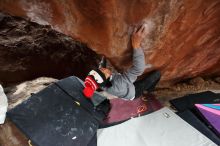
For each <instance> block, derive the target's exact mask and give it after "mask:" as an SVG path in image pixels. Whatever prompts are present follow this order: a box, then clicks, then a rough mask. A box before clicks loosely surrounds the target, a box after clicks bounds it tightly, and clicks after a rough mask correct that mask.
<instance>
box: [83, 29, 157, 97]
mask: <svg viewBox="0 0 220 146" xmlns="http://www.w3.org/2000/svg"><path fill="white" fill-rule="evenodd" d="M146 34H147V25H142V26H141V27H140V28H139V29H137V28H135V30H134V32H133V34H132V36H131V42H132V47H133V65H132V66H131V67H130V68H129V69H128V70H126V71H125V72H123V73H122V74H120V73H112V72H111V70H110V69H108V68H106V67H105V66H104V67H101V68H99V69H95V70H92V71H90V72H89V74H88V76H87V77H86V79H85V81H84V83H85V88H84V90H83V94H84V95H85V96H86V97H87V98H92V96H93V93H94V91H95V90H97V89H99V88H100V89H102V90H104V91H105V92H107V93H108V94H110V95H113V96H115V97H119V98H122V99H128V100H133V99H134V98H136V97H139V96H141V95H142V94H143V92H144V91H145V90H146V91H148V92H149V91H152V90H153V89H154V87H155V86H156V84H157V83H158V81H159V80H160V72H159V71H153V72H151V73H150V75H149V76H147V77H145V78H144V79H142V80H139V81H136V79H137V76H140V75H141V74H142V73H143V72H144V70H145V59H144V52H143V50H142V48H141V47H140V45H141V42H142V40H143V39H144V38H145V36H146Z"/></svg>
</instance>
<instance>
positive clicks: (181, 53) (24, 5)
mask: <svg viewBox="0 0 220 146" xmlns="http://www.w3.org/2000/svg"><path fill="white" fill-rule="evenodd" d="M0 10H2V11H6V12H9V13H11V14H13V15H17V16H23V17H27V18H29V19H30V20H32V21H36V22H38V23H40V24H50V25H52V27H53V28H54V29H56V30H58V31H60V32H63V33H65V34H67V35H70V36H72V37H73V38H76V39H78V40H80V41H82V42H84V43H87V44H88V46H89V47H90V48H92V49H93V50H94V51H96V52H97V53H99V54H104V55H105V56H107V57H108V58H109V59H110V60H111V62H112V63H113V64H114V66H115V67H116V68H118V69H119V70H123V69H125V68H126V67H127V65H129V64H130V63H131V52H132V50H131V47H130V34H131V33H132V31H133V28H134V27H135V26H138V25H140V24H142V23H144V22H147V23H148V26H149V35H148V36H147V37H146V39H145V42H143V44H142V46H143V49H144V50H145V55H146V63H150V64H152V67H150V68H149V69H148V70H146V72H147V71H149V70H152V69H155V68H157V69H160V70H161V71H162V74H163V77H162V79H163V80H164V81H177V80H182V79H185V78H190V77H194V76H200V75H201V76H213V75H220V68H219V65H220V55H219V54H220V1H219V0H63V1H60V0H17V1H14V0H1V1H0Z"/></svg>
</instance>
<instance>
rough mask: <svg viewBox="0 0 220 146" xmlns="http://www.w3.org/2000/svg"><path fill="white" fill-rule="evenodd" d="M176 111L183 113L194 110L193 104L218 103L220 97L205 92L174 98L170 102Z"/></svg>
mask: <svg viewBox="0 0 220 146" xmlns="http://www.w3.org/2000/svg"><path fill="white" fill-rule="evenodd" d="M170 103H171V105H173V106H174V107H175V108H176V109H177V110H178V111H184V110H187V109H190V110H192V109H194V104H197V103H200V104H205V103H220V95H219V94H216V93H214V92H211V91H205V92H201V93H195V94H189V95H186V96H183V97H180V98H176V99H173V100H171V101H170Z"/></svg>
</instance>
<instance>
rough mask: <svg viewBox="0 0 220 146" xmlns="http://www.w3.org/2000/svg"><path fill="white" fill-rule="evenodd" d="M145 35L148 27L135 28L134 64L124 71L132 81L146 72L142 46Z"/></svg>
mask: <svg viewBox="0 0 220 146" xmlns="http://www.w3.org/2000/svg"><path fill="white" fill-rule="evenodd" d="M145 36H146V28H145V26H144V25H142V26H141V27H140V28H139V29H138V30H137V29H135V31H134V32H133V34H132V37H131V42H132V47H133V65H132V66H131V68H129V69H128V70H127V71H125V72H124V73H123V76H124V77H125V78H127V79H128V80H129V81H130V82H132V83H133V82H134V81H135V80H136V79H137V77H138V76H140V75H141V74H142V73H143V72H144V69H145V57H144V52H143V50H142V48H141V47H140V45H141V42H142V40H143V39H144V37H145Z"/></svg>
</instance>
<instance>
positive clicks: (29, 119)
mask: <svg viewBox="0 0 220 146" xmlns="http://www.w3.org/2000/svg"><path fill="white" fill-rule="evenodd" d="M75 79H76V77H69V78H66V79H63V80H61V81H59V82H58V83H55V84H53V85H50V86H48V87H47V88H45V89H44V90H42V91H40V92H39V93H37V94H34V95H33V96H31V97H30V98H29V99H28V100H26V101H24V102H23V103H22V104H20V105H18V106H16V107H15V108H14V109H12V110H10V111H8V113H7V116H8V117H9V118H10V119H11V120H12V122H14V123H15V125H16V126H17V127H18V128H20V130H22V131H23V132H24V134H26V136H27V137H28V138H29V139H31V141H32V143H33V144H34V145H35V146H73V145H74V146H87V145H88V144H89V142H90V140H91V139H92V137H93V136H94V135H95V133H96V131H97V128H98V126H99V122H100V121H101V120H102V119H103V118H104V117H105V116H104V114H103V113H101V112H100V111H97V109H96V108H93V106H92V103H91V101H89V100H87V99H85V100H84V97H83V95H82V96H81V94H79V93H80V92H81V89H80V88H81V86H74V87H73V88H71V87H72V85H80V84H78V82H79V81H77V80H75ZM64 86H65V88H63V87H64ZM66 87H68V89H67V88H66ZM78 87H79V88H78ZM70 91H71V92H70ZM70 95H71V96H70ZM76 101H77V102H76Z"/></svg>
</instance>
